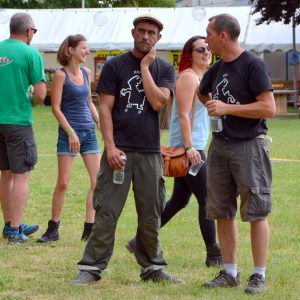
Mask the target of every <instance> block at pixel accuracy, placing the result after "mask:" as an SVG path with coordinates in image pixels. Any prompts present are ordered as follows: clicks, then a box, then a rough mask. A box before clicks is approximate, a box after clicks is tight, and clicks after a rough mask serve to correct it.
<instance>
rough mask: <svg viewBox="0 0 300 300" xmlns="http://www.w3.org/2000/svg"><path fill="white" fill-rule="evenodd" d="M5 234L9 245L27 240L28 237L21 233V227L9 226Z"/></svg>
mask: <svg viewBox="0 0 300 300" xmlns="http://www.w3.org/2000/svg"><path fill="white" fill-rule="evenodd" d="M7 234H8V236H7V238H8V243H9V244H11V245H13V244H22V243H25V242H27V241H28V240H29V239H28V237H27V236H26V235H25V234H24V233H23V231H22V228H21V227H19V229H12V228H11V227H9V229H8V230H7Z"/></svg>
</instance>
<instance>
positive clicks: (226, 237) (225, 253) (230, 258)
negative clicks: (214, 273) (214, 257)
mask: <svg viewBox="0 0 300 300" xmlns="http://www.w3.org/2000/svg"><path fill="white" fill-rule="evenodd" d="M217 228H218V238H219V243H220V249H221V253H222V258H223V262H224V263H225V264H236V252H237V227H236V221H235V219H219V220H217Z"/></svg>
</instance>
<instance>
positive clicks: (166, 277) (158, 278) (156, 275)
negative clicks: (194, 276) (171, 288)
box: [143, 270, 185, 284]
mask: <svg viewBox="0 0 300 300" xmlns="http://www.w3.org/2000/svg"><path fill="white" fill-rule="evenodd" d="M149 280H151V281H153V282H163V281H166V282H172V283H175V284H185V282H184V281H183V280H181V279H178V278H176V277H174V276H173V275H171V274H169V273H167V272H165V271H164V270H158V271H155V272H153V273H151V274H150V275H149V276H148V277H146V278H143V281H149Z"/></svg>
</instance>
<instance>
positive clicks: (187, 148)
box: [184, 145, 193, 152]
mask: <svg viewBox="0 0 300 300" xmlns="http://www.w3.org/2000/svg"><path fill="white" fill-rule="evenodd" d="M192 148H193V146H192V145H191V146H187V147H185V148H184V150H185V152H188V151H189V150H191V149H192Z"/></svg>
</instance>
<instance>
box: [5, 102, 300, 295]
mask: <svg viewBox="0 0 300 300" xmlns="http://www.w3.org/2000/svg"><path fill="white" fill-rule="evenodd" d="M34 118H35V124H34V127H35V133H36V139H37V144H38V152H39V162H38V164H37V166H36V170H35V171H33V172H31V180H30V197H29V201H28V205H27V209H26V212H25V215H24V221H25V222H28V223H38V224H40V225H41V227H42V228H41V229H40V230H39V232H38V233H36V234H35V235H34V236H33V237H32V238H31V241H30V242H29V243H26V244H24V245H18V246H11V245H8V244H7V241H6V240H4V239H3V238H0V299H7V300H8V299H85V300H87V299H187V300H189V299H222V300H223V299H225V300H226V299H228V300H232V299H252V298H251V296H248V295H246V294H245V293H244V291H243V290H244V289H243V288H240V289H217V290H205V289H203V288H202V287H201V284H202V283H203V282H204V281H206V280H208V279H211V278H212V277H213V276H214V275H215V274H216V273H217V272H218V270H217V269H208V268H206V267H205V266H204V260H205V249H204V245H203V241H202V238H201V236H200V234H199V228H198V221H197V203H196V201H195V199H194V198H193V199H192V200H191V203H190V204H189V205H188V207H186V208H185V209H184V210H182V211H181V212H180V213H178V215H177V216H176V217H175V218H174V219H173V220H172V221H171V222H170V223H169V224H168V225H167V226H166V227H164V228H163V230H162V231H161V242H162V245H163V248H164V252H165V257H166V259H167V261H168V264H169V265H168V268H167V269H168V271H169V272H170V273H172V274H174V275H176V276H178V277H180V278H182V279H184V280H185V281H186V283H187V284H186V285H185V286H174V285H172V284H154V283H142V282H141V281H140V279H139V270H140V268H139V266H138V265H137V263H136V262H135V259H134V257H133V256H132V255H131V254H129V253H128V252H127V251H126V249H125V247H124V245H125V243H126V241H127V240H128V239H130V238H131V237H132V236H133V235H134V233H135V229H136V223H137V222H136V213H135V208H134V201H133V195H132V193H130V195H129V197H128V200H127V203H126V206H125V208H124V211H123V213H122V215H121V218H120V220H119V223H118V227H117V232H116V243H115V251H114V254H113V256H112V259H111V261H110V263H109V265H108V268H107V269H106V270H105V272H104V273H103V279H102V280H101V281H100V282H98V283H96V284H93V285H91V286H88V287H74V286H71V285H69V281H70V280H72V279H73V278H74V277H75V276H76V275H77V274H78V271H77V266H76V263H77V261H78V260H79V259H80V258H81V256H82V253H83V249H84V245H85V243H84V242H81V241H80V237H81V233H82V228H83V222H84V210H85V195H86V192H87V188H88V176H87V173H86V171H85V168H84V166H83V162H82V160H81V159H80V158H78V159H75V162H74V167H73V172H72V180H71V185H70V188H69V191H68V194H67V199H66V203H65V207H64V210H63V215H62V218H61V228H60V236H61V239H60V241H58V242H56V243H52V244H49V245H41V244H38V243H36V239H37V238H38V237H39V236H40V235H41V234H42V233H43V232H44V230H45V229H46V225H47V221H48V219H49V218H50V210H51V197H52V192H53V188H54V185H55V181H56V174H57V163H56V155H55V153H56V139H57V123H56V121H55V119H54V117H53V116H52V114H51V110H50V108H49V107H39V108H36V109H35V110H34ZM268 126H269V128H270V130H269V135H270V136H272V138H273V143H272V144H270V154H271V157H272V158H276V159H281V160H276V161H274V162H273V175H274V181H273V211H272V213H271V214H270V218H269V220H270V225H271V232H272V234H271V243H270V253H269V258H268V268H267V277H268V287H269V288H268V290H267V292H266V293H265V294H264V295H263V296H260V295H259V296H255V297H256V298H259V299H261V298H262V297H263V298H264V299H272V300H275V299H289V300H291V299H300V263H299V256H298V254H299V249H300V238H299V236H300V225H299V220H300V217H299V216H300V196H299V195H300V184H299V169H300V139H299V128H300V119H299V118H298V116H297V115H294V116H290V117H280V118H275V119H272V120H270V121H269V122H268ZM99 140H100V136H99ZM162 140H163V143H166V141H167V132H164V134H163V137H162ZM284 159H288V160H284ZM290 160H291V161H290ZM166 186H167V191H168V196H169V195H170V193H171V191H172V179H169V178H166ZM1 220H2V216H1ZM0 224H1V223H0ZM238 229H239V250H238V265H239V270H240V271H241V277H242V284H243V287H244V286H245V284H246V280H247V278H248V276H249V275H250V273H251V271H252V259H251V251H250V240H249V225H248V224H247V223H242V222H241V221H240V218H239V217H238Z"/></svg>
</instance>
